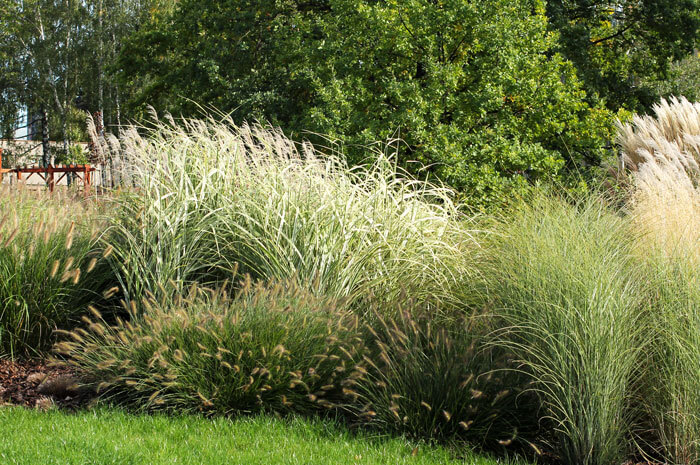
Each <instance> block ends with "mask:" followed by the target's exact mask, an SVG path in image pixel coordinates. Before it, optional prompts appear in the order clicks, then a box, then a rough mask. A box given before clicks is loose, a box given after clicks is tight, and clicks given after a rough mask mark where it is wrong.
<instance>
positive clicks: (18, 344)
mask: <svg viewBox="0 0 700 465" xmlns="http://www.w3.org/2000/svg"><path fill="white" fill-rule="evenodd" d="M96 210H97V209H96V206H95V205H94V204H93V203H92V201H87V200H76V199H75V198H72V197H71V196H69V195H61V194H59V193H56V194H54V195H52V196H48V195H47V194H45V193H43V192H41V193H35V192H31V191H25V190H23V189H19V190H17V189H14V190H10V189H3V190H2V192H1V193H0V356H10V357H15V356H26V355H37V354H40V353H42V352H44V351H46V350H48V349H50V348H51V345H52V343H53V342H54V341H55V339H54V337H53V331H54V330H55V329H57V328H63V329H68V328H71V327H72V325H74V324H75V323H76V322H77V321H79V319H80V315H81V314H83V313H85V312H86V311H87V305H88V304H89V303H91V302H95V303H99V302H100V301H101V300H102V298H101V297H100V296H101V293H102V291H103V290H104V289H103V286H105V285H107V284H106V283H107V282H108V281H109V271H108V270H109V269H108V268H106V267H105V266H104V260H102V258H103V257H102V254H103V252H102V251H101V250H100V249H99V247H98V242H99V238H98V233H99V228H98V225H97V224H96V223H95V221H94V217H95V215H96Z"/></svg>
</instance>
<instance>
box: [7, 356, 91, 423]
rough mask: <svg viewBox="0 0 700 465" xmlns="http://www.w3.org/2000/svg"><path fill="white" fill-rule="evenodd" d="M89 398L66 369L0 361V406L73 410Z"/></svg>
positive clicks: (35, 362) (40, 363) (41, 362)
mask: <svg viewBox="0 0 700 465" xmlns="http://www.w3.org/2000/svg"><path fill="white" fill-rule="evenodd" d="M92 397H93V396H92V395H91V394H90V393H89V392H88V391H86V390H85V389H83V388H81V387H80V385H79V383H78V380H77V378H76V377H75V373H73V371H72V370H71V369H70V368H69V367H66V366H58V365H53V364H50V363H48V362H46V361H45V360H19V361H12V360H8V359H2V358H0V406H2V405H21V406H25V407H32V408H39V409H42V410H46V409H49V408H52V407H54V406H57V407H62V408H69V409H76V408H80V407H83V406H86V405H87V404H88V403H89V402H90V400H91V399H92Z"/></svg>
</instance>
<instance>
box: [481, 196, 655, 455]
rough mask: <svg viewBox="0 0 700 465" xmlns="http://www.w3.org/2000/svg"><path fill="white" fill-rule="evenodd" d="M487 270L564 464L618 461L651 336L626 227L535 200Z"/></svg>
mask: <svg viewBox="0 0 700 465" xmlns="http://www.w3.org/2000/svg"><path fill="white" fill-rule="evenodd" d="M497 231H498V235H496V236H495V244H494V246H493V250H492V253H493V256H492V261H491V264H490V267H489V269H487V270H486V271H485V275H486V277H487V286H488V292H489V295H490V296H491V298H492V300H491V305H493V306H494V311H495V312H496V314H498V315H500V317H501V318H502V321H503V323H502V325H503V328H504V329H503V330H502V331H501V332H500V337H499V340H498V342H497V344H499V345H500V346H503V347H507V348H508V349H509V350H511V351H512V352H513V353H514V356H515V358H516V360H518V361H519V363H520V364H521V369H522V370H523V371H524V372H525V373H527V374H528V375H529V376H530V377H531V379H532V385H531V389H532V390H533V392H535V393H537V395H538V396H539V400H540V402H541V405H542V421H543V425H544V429H545V430H547V429H549V430H550V431H551V435H550V436H549V437H545V438H544V440H545V444H546V443H548V444H549V447H551V448H552V449H553V451H554V453H555V454H556V455H558V456H559V457H560V459H561V460H562V462H563V463H567V464H590V465H603V464H610V463H620V462H621V461H622V460H623V459H624V458H625V456H626V452H628V443H629V439H630V428H631V427H632V425H633V423H634V421H635V418H634V413H633V410H632V409H630V408H629V402H630V399H631V398H632V397H634V395H635V392H634V388H633V384H632V383H631V380H632V379H634V378H635V376H636V375H637V374H638V367H639V360H640V357H641V353H642V352H643V351H644V350H646V344H645V343H646V342H647V339H648V338H647V335H646V334H645V329H646V328H647V326H646V323H645V321H643V312H641V311H640V308H641V300H642V299H643V295H644V292H643V287H642V286H643V283H641V282H640V281H641V279H640V274H639V272H638V267H637V266H636V265H635V263H634V261H633V259H632V254H631V250H630V240H629V239H628V238H629V235H628V225H627V224H626V222H625V220H624V219H623V218H621V217H620V216H619V215H616V214H615V213H613V212H611V211H609V210H608V209H607V207H606V206H605V204H604V203H603V202H601V201H600V200H599V199H595V198H593V199H587V200H585V201H582V202H580V203H578V204H575V205H571V204H569V203H567V202H565V201H561V200H558V199H556V198H536V199H534V200H533V202H532V203H531V205H530V206H523V208H521V209H519V210H518V211H517V212H515V213H514V215H513V216H512V217H511V218H508V219H507V220H506V221H505V222H504V223H503V224H502V225H500V226H498V227H497Z"/></svg>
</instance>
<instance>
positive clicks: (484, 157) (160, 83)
mask: <svg viewBox="0 0 700 465" xmlns="http://www.w3.org/2000/svg"><path fill="white" fill-rule="evenodd" d="M555 45H556V34H553V33H552V32H551V31H549V30H548V23H547V18H546V15H545V5H544V3H543V2H541V1H539V0H478V1H472V2H466V1H464V0H441V1H429V0H402V1H398V0H384V1H380V2H375V1H366V0H326V1H315V2H302V1H291V0H286V1H273V0H268V1H255V2H252V1H248V2H240V1H237V2H227V1H223V2H222V1H193V0H182V1H181V2H179V4H178V5H177V7H176V8H175V10H174V11H173V12H172V13H170V14H168V15H166V16H164V17H161V18H159V19H158V20H157V21H154V22H152V23H151V25H150V27H148V28H145V29H144V31H143V32H142V33H140V34H139V35H137V36H135V37H134V38H133V40H132V41H131V42H130V44H129V46H128V47H127V48H125V49H124V53H123V54H122V55H121V59H120V66H121V67H122V70H123V74H122V76H123V79H124V80H125V81H129V82H133V80H138V81H139V84H140V92H139V94H138V98H137V99H135V100H133V101H132V105H133V107H132V109H133V110H135V111H138V109H139V108H143V106H145V105H146V104H152V105H154V106H155V107H156V109H159V110H168V111H170V112H172V113H174V114H175V115H192V114H193V113H196V112H197V111H199V109H198V107H197V104H198V103H199V102H206V103H207V104H210V105H212V106H213V107H216V108H217V109H219V110H221V111H224V112H231V113H232V115H233V116H234V119H236V120H243V119H250V118H264V119H266V120H270V121H272V122H273V123H274V124H279V125H280V126H282V127H283V128H284V129H286V130H287V131H289V132H292V133H295V134H298V135H302V136H303V135H304V134H306V137H312V138H313V136H311V135H309V133H320V134H324V135H327V136H331V137H333V138H336V139H337V140H338V141H341V142H342V143H343V144H345V146H346V150H347V152H348V153H349V154H350V157H351V162H357V161H360V160H361V159H362V157H363V156H366V155H367V153H368V152H367V151H366V150H365V149H363V148H361V147H362V146H364V145H366V144H371V143H372V142H374V141H385V140H388V139H391V138H395V137H398V138H400V139H401V140H402V141H403V143H401V144H398V145H397V152H398V157H399V161H400V162H402V163H404V164H406V166H407V167H408V168H410V169H413V170H415V171H420V170H421V169H422V168H423V167H427V170H425V171H422V172H432V173H436V174H437V175H439V176H440V177H441V178H442V179H444V180H445V181H447V182H448V183H450V184H451V185H452V186H454V187H456V188H458V189H460V190H462V191H463V192H464V193H465V194H467V195H469V196H470V197H473V198H475V199H478V202H477V203H490V202H493V201H497V200H498V199H499V198H500V197H501V196H502V195H503V194H504V192H508V191H512V190H513V189H518V188H520V187H522V186H524V185H526V184H527V182H528V181H532V180H536V179H539V178H542V177H551V176H557V175H558V174H559V173H560V172H561V169H562V168H563V167H564V166H565V165H566V164H569V165H570V166H578V167H582V166H587V165H590V164H595V163H597V162H598V161H599V160H600V157H601V155H602V151H603V146H604V140H605V137H606V136H607V134H606V130H607V128H609V123H610V114H609V113H608V112H606V111H605V110H604V109H602V108H598V107H592V106H590V105H589V104H587V103H585V92H584V91H583V90H582V88H581V85H580V83H579V81H578V79H577V77H576V73H575V69H574V67H573V66H572V65H571V64H570V63H568V62H567V61H565V60H564V59H563V58H562V57H561V56H560V55H558V54H557V53H555V52H554V50H553V48H554V46H555ZM138 51H140V53H139V52H138ZM305 131H306V132H305ZM358 147H359V148H358ZM409 160H411V161H414V160H415V161H418V162H419V163H418V164H408V163H407V162H408V161H409Z"/></svg>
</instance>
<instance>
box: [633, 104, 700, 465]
mask: <svg viewBox="0 0 700 465" xmlns="http://www.w3.org/2000/svg"><path fill="white" fill-rule="evenodd" d="M699 118H700V116H699ZM676 156H677V154H673V153H671V154H669V157H668V158H673V157H676ZM629 210H630V218H631V221H632V224H633V225H634V228H635V230H636V232H637V235H638V236H639V237H640V240H639V241H638V243H637V247H636V252H637V254H638V256H639V259H640V261H641V262H642V263H644V265H645V267H646V269H647V273H646V275H647V277H648V280H649V302H650V314H651V316H652V318H651V330H650V331H649V337H650V338H651V339H652V340H653V345H652V347H653V350H652V351H651V352H650V354H649V357H648V359H647V365H646V373H645V375H644V377H643V386H644V392H643V396H642V397H641V398H640V403H641V405H642V407H643V408H644V409H645V412H644V413H645V414H646V415H648V424H646V425H645V428H643V429H642V431H640V442H641V445H642V448H643V450H644V451H646V452H647V453H648V455H649V456H650V457H651V458H653V459H657V460H658V459H661V460H663V461H666V462H668V463H675V464H698V463H700V364H699V363H698V361H699V360H700V191H698V188H697V187H696V186H695V184H694V182H693V180H692V179H691V177H690V176H689V175H688V173H687V172H686V171H684V170H682V169H679V168H678V167H677V166H676V165H674V164H672V163H648V164H643V165H642V166H641V167H640V169H639V171H638V172H637V173H636V175H635V191H634V193H633V195H632V201H631V203H630V207H629Z"/></svg>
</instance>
